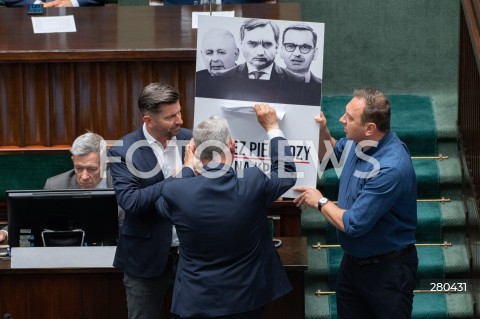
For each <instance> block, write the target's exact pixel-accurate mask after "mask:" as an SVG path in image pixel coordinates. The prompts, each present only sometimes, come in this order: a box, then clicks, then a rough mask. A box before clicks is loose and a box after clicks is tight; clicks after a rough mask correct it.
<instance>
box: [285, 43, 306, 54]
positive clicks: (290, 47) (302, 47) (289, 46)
mask: <svg viewBox="0 0 480 319" xmlns="http://www.w3.org/2000/svg"><path fill="white" fill-rule="evenodd" d="M283 47H284V48H285V50H287V51H288V52H293V51H295V49H296V48H297V47H298V49H299V50H300V53H303V54H307V53H308V52H310V50H311V49H312V48H313V47H312V46H311V45H308V44H302V45H296V44H294V43H284V44H283Z"/></svg>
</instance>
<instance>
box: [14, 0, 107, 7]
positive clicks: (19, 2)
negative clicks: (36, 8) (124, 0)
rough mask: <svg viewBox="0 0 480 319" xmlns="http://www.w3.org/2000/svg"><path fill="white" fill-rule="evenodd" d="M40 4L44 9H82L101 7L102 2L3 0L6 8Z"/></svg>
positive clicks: (85, 0)
mask: <svg viewBox="0 0 480 319" xmlns="http://www.w3.org/2000/svg"><path fill="white" fill-rule="evenodd" d="M34 3H35V4H37V3H41V4H43V6H44V7H45V8H49V7H83V6H103V5H105V1H104V0H47V1H46V2H43V1H40V0H5V5H6V6H7V7H26V6H28V5H29V4H34Z"/></svg>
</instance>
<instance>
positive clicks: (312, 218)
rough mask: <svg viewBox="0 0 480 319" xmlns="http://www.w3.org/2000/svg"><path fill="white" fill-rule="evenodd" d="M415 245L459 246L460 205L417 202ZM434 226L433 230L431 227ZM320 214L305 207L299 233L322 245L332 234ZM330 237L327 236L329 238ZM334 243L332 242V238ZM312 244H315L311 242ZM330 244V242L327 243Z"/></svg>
mask: <svg viewBox="0 0 480 319" xmlns="http://www.w3.org/2000/svg"><path fill="white" fill-rule="evenodd" d="M417 217H418V228H417V242H419V243H440V242H443V241H448V242H452V241H454V242H456V243H458V242H459V240H460V241H461V242H462V243H463V242H464V239H465V225H466V217H465V212H464V209H463V204H462V202H461V201H460V200H457V199H453V200H450V201H449V202H445V203H440V202H417ZM434 226H437V227H434ZM333 230H334V229H333V227H332V226H331V225H329V224H328V223H327V221H326V219H325V217H323V215H322V214H321V213H320V212H319V211H318V210H316V209H313V208H308V209H305V210H304V211H303V212H302V232H303V235H304V236H307V237H310V236H320V237H319V238H321V239H323V241H322V240H319V241H320V242H321V243H322V244H326V243H327V242H326V241H325V238H326V234H325V233H326V232H327V231H329V232H331V231H333ZM331 237H332V236H329V239H331ZM334 241H335V243H336V240H335V238H334ZM314 243H316V242H314ZM328 243H332V242H328Z"/></svg>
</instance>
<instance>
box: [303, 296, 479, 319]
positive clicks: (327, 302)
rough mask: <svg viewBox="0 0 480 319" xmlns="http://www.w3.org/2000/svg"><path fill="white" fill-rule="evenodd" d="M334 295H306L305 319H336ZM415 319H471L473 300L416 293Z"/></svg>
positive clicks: (414, 300)
mask: <svg viewBox="0 0 480 319" xmlns="http://www.w3.org/2000/svg"><path fill="white" fill-rule="evenodd" d="M335 302H336V301H335V296H334V295H323V296H315V291H308V292H307V294H306V295H305V309H306V313H305V319H335V318H337V316H336V305H335ZM412 318H413V319H423V318H429V319H447V318H449V319H457V318H458V319H469V318H473V300H472V296H471V294H470V293H452V294H447V293H435V292H431V293H430V292H428V293H415V296H414V298H413V311H412Z"/></svg>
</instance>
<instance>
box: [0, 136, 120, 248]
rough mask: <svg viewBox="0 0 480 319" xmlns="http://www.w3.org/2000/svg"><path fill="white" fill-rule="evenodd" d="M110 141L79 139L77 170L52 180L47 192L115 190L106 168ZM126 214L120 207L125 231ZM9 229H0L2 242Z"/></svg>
mask: <svg viewBox="0 0 480 319" xmlns="http://www.w3.org/2000/svg"><path fill="white" fill-rule="evenodd" d="M106 152H107V142H105V140H104V139H103V138H102V137H101V136H100V135H98V134H95V133H91V132H88V133H85V134H83V135H80V136H78V137H77V138H76V139H75V141H74V142H73V144H72V147H71V148H70V153H72V161H73V169H71V170H69V171H67V172H64V173H61V174H59V175H56V176H53V177H50V178H48V179H47V181H46V182H45V186H43V188H44V189H46V190H55V189H92V188H112V177H111V176H110V172H109V170H108V167H107V168H106V170H105V167H106V158H107V157H106ZM124 215H125V213H124V211H123V210H122V209H121V208H120V207H118V227H119V228H121V227H122V224H123V219H124ZM7 238H8V227H4V228H2V229H1V230H0V242H2V239H3V240H7Z"/></svg>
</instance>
